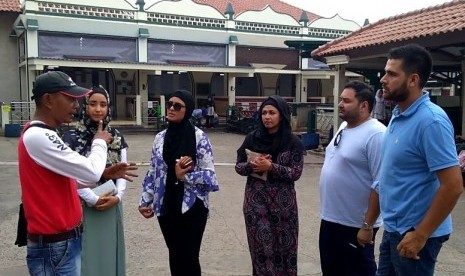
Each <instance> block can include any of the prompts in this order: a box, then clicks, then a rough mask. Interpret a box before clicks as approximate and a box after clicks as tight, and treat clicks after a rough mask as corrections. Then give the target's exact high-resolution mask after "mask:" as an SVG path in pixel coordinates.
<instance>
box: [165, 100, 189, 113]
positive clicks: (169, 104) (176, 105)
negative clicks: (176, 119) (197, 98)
mask: <svg viewBox="0 0 465 276" xmlns="http://www.w3.org/2000/svg"><path fill="white" fill-rule="evenodd" d="M171 107H172V108H173V109H174V111H179V110H181V108H183V107H186V106H185V105H182V104H180V103H174V102H166V109H170V108H171Z"/></svg>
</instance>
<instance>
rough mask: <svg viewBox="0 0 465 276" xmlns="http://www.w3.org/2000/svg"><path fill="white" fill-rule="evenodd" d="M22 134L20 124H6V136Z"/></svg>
mask: <svg viewBox="0 0 465 276" xmlns="http://www.w3.org/2000/svg"><path fill="white" fill-rule="evenodd" d="M19 136H21V125H20V124H5V137H19Z"/></svg>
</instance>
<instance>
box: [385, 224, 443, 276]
mask: <svg viewBox="0 0 465 276" xmlns="http://www.w3.org/2000/svg"><path fill="white" fill-rule="evenodd" d="M402 238H403V236H402V235H401V234H400V233H398V232H387V231H384V233H383V240H382V241H381V244H380V246H379V264H378V271H377V273H376V276H414V275H422V276H429V275H431V276H432V275H433V274H434V266H435V265H436V261H437V257H438V255H439V251H440V250H441V247H442V244H443V243H444V242H445V241H447V240H448V239H449V235H444V236H440V237H435V238H429V239H428V240H427V241H426V244H425V246H424V247H423V249H422V250H420V252H419V254H418V255H419V257H420V259H419V260H414V259H410V258H404V257H401V256H400V255H399V252H398V251H397V245H398V244H399V242H400V241H401V240H402Z"/></svg>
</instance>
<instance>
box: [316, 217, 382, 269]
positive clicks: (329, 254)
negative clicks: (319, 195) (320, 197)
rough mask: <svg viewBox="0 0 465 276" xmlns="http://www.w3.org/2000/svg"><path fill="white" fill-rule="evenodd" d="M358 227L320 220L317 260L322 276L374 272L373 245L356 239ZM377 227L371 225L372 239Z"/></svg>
mask: <svg viewBox="0 0 465 276" xmlns="http://www.w3.org/2000/svg"><path fill="white" fill-rule="evenodd" d="M359 229H360V228H356V227H349V226H345V225H341V224H338V223H333V222H329V221H326V220H321V225H320V240H319V246H320V262H321V270H322V272H323V275H324V276H374V275H375V274H376V262H375V254H374V252H375V249H374V248H375V246H374V243H373V244H366V245H365V247H362V246H360V245H359V244H358V242H357V233H358V230H359ZM378 229H379V228H375V229H373V242H374V240H375V236H376V232H378Z"/></svg>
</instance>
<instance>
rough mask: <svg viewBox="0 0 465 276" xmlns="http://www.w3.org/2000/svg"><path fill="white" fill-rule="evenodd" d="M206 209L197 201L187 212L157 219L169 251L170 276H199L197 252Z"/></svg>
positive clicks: (205, 218) (203, 228) (206, 214)
mask: <svg viewBox="0 0 465 276" xmlns="http://www.w3.org/2000/svg"><path fill="white" fill-rule="evenodd" d="M207 217H208V209H207V208H205V206H204V205H203V202H202V201H201V200H200V199H197V200H196V202H195V203H194V205H193V206H192V208H191V209H189V211H187V212H186V213H184V214H174V215H166V216H160V217H158V223H159V224H160V228H161V231H162V233H163V237H164V238H165V242H166V246H167V247H168V251H169V258H170V270H171V275H172V276H200V275H201V269H200V262H199V252H200V245H201V243H202V237H203V232H204V230H205V225H206V224H207Z"/></svg>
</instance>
